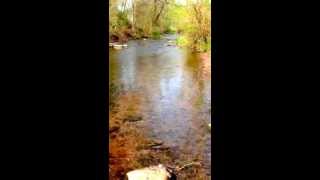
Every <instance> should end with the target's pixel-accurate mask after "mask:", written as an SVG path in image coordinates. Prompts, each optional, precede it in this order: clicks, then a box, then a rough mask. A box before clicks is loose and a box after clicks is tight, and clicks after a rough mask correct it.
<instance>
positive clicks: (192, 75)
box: [109, 36, 211, 176]
mask: <svg viewBox="0 0 320 180" xmlns="http://www.w3.org/2000/svg"><path fill="white" fill-rule="evenodd" d="M174 38H175V37H174V36H168V37H167V39H163V40H134V41H129V42H128V48H125V49H122V50H113V49H110V50H109V51H110V55H109V56H110V58H109V59H110V60H109V61H110V62H109V65H110V71H109V72H110V81H111V82H112V83H114V84H115V85H117V86H119V87H121V88H120V89H119V90H118V91H120V92H119V93H120V94H134V95H135V96H137V97H138V98H139V102H138V103H134V102H130V100H128V102H125V101H121V103H133V104H134V105H135V104H136V106H139V107H140V108H139V109H140V110H139V111H140V114H141V116H142V117H143V120H144V121H143V122H142V127H143V129H141V131H144V134H145V136H147V137H152V138H157V139H160V140H162V141H163V142H165V144H166V145H168V146H169V147H170V148H171V149H172V150H173V152H174V157H172V158H174V159H176V160H181V161H184V160H193V159H199V160H201V161H202V162H203V163H204V166H203V168H204V169H205V171H206V172H207V174H208V176H210V175H211V174H210V173H211V171H210V168H211V162H210V159H211V134H210V130H209V127H208V124H209V123H210V122H211V64H210V59H209V60H204V59H203V58H201V55H200V54H193V53H191V52H188V50H186V49H181V48H178V47H175V46H168V45H167V44H168V43H167V42H168V39H174Z"/></svg>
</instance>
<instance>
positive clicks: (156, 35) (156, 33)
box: [152, 31, 161, 39]
mask: <svg viewBox="0 0 320 180" xmlns="http://www.w3.org/2000/svg"><path fill="white" fill-rule="evenodd" d="M160 38H161V33H160V31H153V32H152V39H160Z"/></svg>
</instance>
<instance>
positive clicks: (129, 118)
mask: <svg viewBox="0 0 320 180" xmlns="http://www.w3.org/2000/svg"><path fill="white" fill-rule="evenodd" d="M141 120H142V117H141V116H128V117H126V118H125V119H123V121H124V122H126V121H129V122H136V121H141Z"/></svg>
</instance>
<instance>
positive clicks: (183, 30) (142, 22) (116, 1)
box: [109, 0, 211, 51]
mask: <svg viewBox="0 0 320 180" xmlns="http://www.w3.org/2000/svg"><path fill="white" fill-rule="evenodd" d="M210 28H211V0H110V1H109V40H110V41H120V42H125V41H127V40H128V39H131V38H132V39H139V38H153V39H160V38H161V35H162V34H170V33H177V34H178V38H177V44H178V45H180V46H186V47H189V48H192V49H194V50H196V51H208V50H210V44H211V29H210Z"/></svg>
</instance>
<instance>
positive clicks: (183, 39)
mask: <svg viewBox="0 0 320 180" xmlns="http://www.w3.org/2000/svg"><path fill="white" fill-rule="evenodd" d="M177 45H178V46H182V47H184V46H188V45H189V40H188V37H187V36H184V35H180V36H178V38H177Z"/></svg>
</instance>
